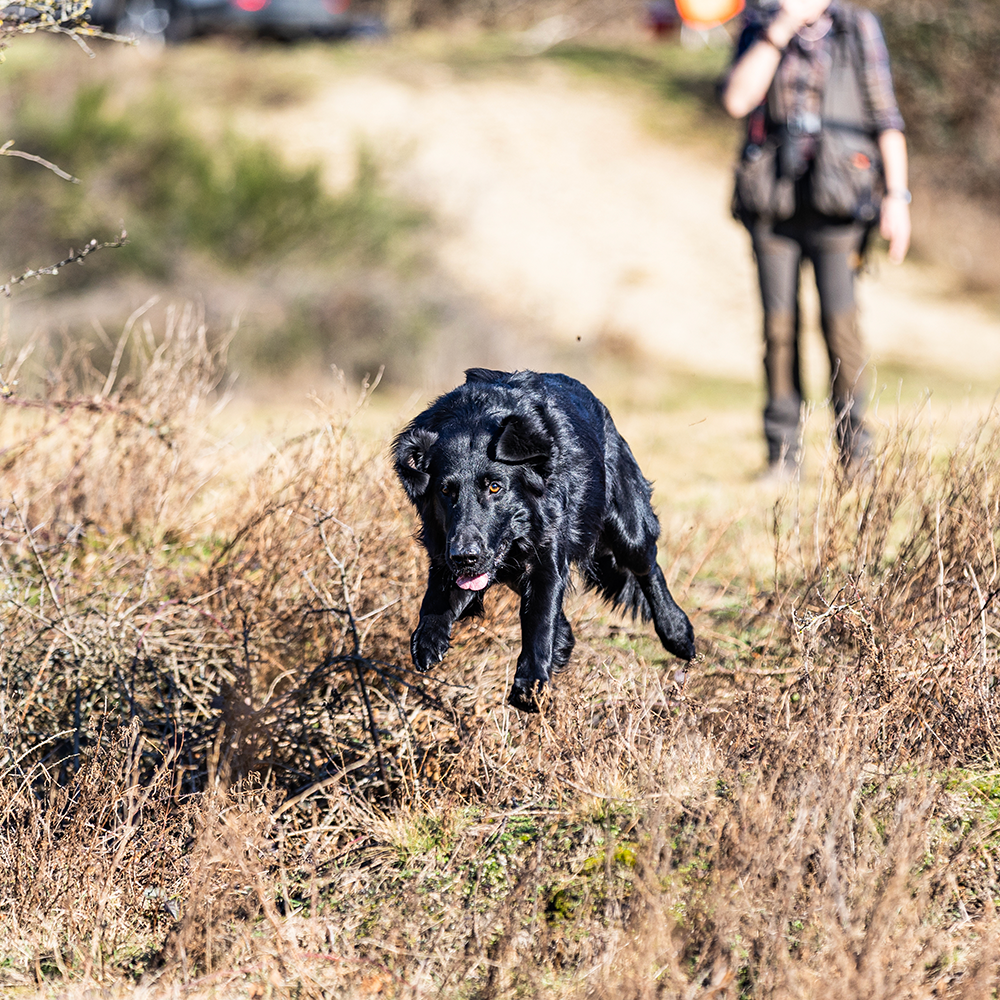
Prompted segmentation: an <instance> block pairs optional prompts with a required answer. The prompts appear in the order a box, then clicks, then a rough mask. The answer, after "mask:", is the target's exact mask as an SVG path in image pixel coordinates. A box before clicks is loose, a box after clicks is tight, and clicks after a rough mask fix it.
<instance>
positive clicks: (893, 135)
mask: <svg viewBox="0 0 1000 1000" xmlns="http://www.w3.org/2000/svg"><path fill="white" fill-rule="evenodd" d="M878 146H879V151H880V152H881V153H882V167H883V170H884V171H885V190H886V194H885V198H884V199H883V200H882V218H881V226H880V231H881V233H882V236H883V238H884V239H887V240H888V241H889V260H891V261H892V262H893V263H894V264H902V263H903V260H904V258H905V257H906V252H907V250H909V248H910V232H911V228H912V227H911V223H910V191H909V158H908V156H907V151H906V136H905V135H903V133H902V132H900V131H899V130H897V129H887V130H886V131H884V132H880V133H879V137H878Z"/></svg>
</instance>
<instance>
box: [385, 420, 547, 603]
mask: <svg viewBox="0 0 1000 1000" xmlns="http://www.w3.org/2000/svg"><path fill="white" fill-rule="evenodd" d="M419 419H420V418H418V421H415V422H414V423H413V424H411V425H410V427H408V428H407V429H406V430H405V431H403V433H402V434H400V435H399V437H398V438H396V442H395V445H394V449H393V450H394V458H395V465H396V473H397V474H398V476H399V478H400V481H401V482H402V484H403V487H404V489H405V490H406V492H407V495H408V496H409V497H410V499H411V500H412V501H413V503H414V504H415V505H416V507H417V510H418V511H419V512H420V516H421V519H422V520H423V525H424V533H423V540H424V544H425V545H426V546H427V549H428V552H429V553H430V555H431V558H432V559H441V560H443V561H444V563H445V564H446V565H447V567H448V569H449V570H450V571H451V572H452V573H454V575H455V581H456V584H457V585H458V586H459V587H461V588H463V589H465V590H482V589H483V588H485V587H486V586H487V585H488V584H489V583H491V582H492V580H493V578H494V576H495V574H496V571H497V568H498V567H499V565H500V564H501V563H502V562H503V560H504V557H505V556H506V555H507V554H508V553H509V552H510V550H511V548H512V546H513V545H514V544H515V543H516V542H517V541H518V540H520V539H524V538H526V537H527V536H528V532H529V529H530V525H531V523H532V515H533V511H534V510H535V509H536V508H537V504H538V500H539V498H540V497H541V496H542V495H543V494H544V492H545V482H546V478H547V477H548V475H549V472H550V471H551V466H552V462H553V458H554V454H555V443H554V441H553V438H552V435H551V433H550V432H549V430H548V429H547V427H546V426H545V423H544V421H543V420H542V419H541V417H540V416H538V415H537V414H535V413H527V414H525V413H510V414H507V415H505V416H503V417H502V418H500V419H499V421H498V420H497V419H496V418H495V417H494V418H487V419H482V420H469V419H468V417H467V416H466V418H465V419H461V420H459V419H452V420H447V421H445V422H443V423H442V424H440V425H439V426H437V427H430V426H423V425H421V424H420V423H419Z"/></svg>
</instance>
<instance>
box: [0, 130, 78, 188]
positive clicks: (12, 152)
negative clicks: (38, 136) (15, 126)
mask: <svg viewBox="0 0 1000 1000" xmlns="http://www.w3.org/2000/svg"><path fill="white" fill-rule="evenodd" d="M13 145H14V140H13V139H8V140H7V141H6V142H5V143H4V144H3V145H2V146H0V155H2V156H19V157H21V159H22V160H31V162H32V163H38V164H41V166H43V167H45V168H46V169H48V170H51V171H52V173H54V174H57V175H58V176H59V177H61V178H62V179H63V180H64V181H69V182H70V183H71V184H79V183H80V178H79V177H74V176H73V175H72V174H68V173H66V171H65V170H62V169H60V168H59V167H57V166H56V165H55V164H54V163H50V162H49V161H48V160H44V159H42V157H40V156H36V155H35V154H34V153H25V152H24V150H21V149H11V148H10V147H11V146H13Z"/></svg>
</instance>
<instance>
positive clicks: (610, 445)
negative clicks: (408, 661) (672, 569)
mask: <svg viewBox="0 0 1000 1000" xmlns="http://www.w3.org/2000/svg"><path fill="white" fill-rule="evenodd" d="M393 457H394V459H395V466H396V473H397V474H398V476H399V478H400V481H401V482H402V484H403V488H404V489H405V490H406V493H407V495H408V496H409V498H410V500H411V501H412V502H413V504H414V506H415V507H416V508H417V511H418V512H419V514H420V519H421V522H422V530H421V535H420V540H421V542H422V543H423V545H424V547H425V548H426V549H427V554H428V556H429V557H430V571H429V574H428V580H427V592H426V594H425V595H424V599H423V602H422V603H421V606H420V621H419V624H418V625H417V628H416V631H414V633H413V637H412V639H411V641H410V650H411V653H412V655H413V663H414V665H415V666H416V668H417V669H418V670H421V671H423V670H427V669H428V667H430V666H432V665H433V664H435V663H438V662H440V661H441V660H442V659H443V658H444V655H445V653H446V652H447V651H448V647H449V645H450V644H451V628H452V625H453V624H454V623H455V622H456V621H457V620H458V619H459V618H465V617H468V616H470V615H477V614H481V613H482V610H483V593H484V592H485V590H486V589H487V588H488V587H490V586H491V585H492V584H494V583H502V584H506V585H507V586H508V587H510V588H511V589H512V590H514V591H515V592H516V593H517V594H519V595H520V597H521V653H520V656H519V657H518V660H517V670H516V672H515V675H514V684H513V687H512V689H511V692H510V696H509V698H508V699H507V700H508V703H509V704H510V705H512V706H513V707H514V708H517V709H520V710H521V711H523V712H537V711H538V695H539V692H540V691H541V689H542V687H543V686H544V685H545V684H546V683H548V681H549V679H550V678H551V676H552V674H553V672H554V671H556V670H559V669H560V668H561V667H564V666H565V665H566V663H567V662H568V661H569V657H570V653H571V652H572V650H573V643H574V639H573V632H572V629H571V628H570V625H569V622H568V621H567V620H566V616H565V614H564V613H563V596H564V594H565V592H566V587H567V585H568V583H569V574H570V566H571V565H573V564H575V565H576V566H578V567H579V570H580V572H581V574H582V576H583V580H584V582H585V584H586V585H587V586H588V587H590V588H592V589H594V590H596V591H598V592H599V593H601V594H602V595H603V596H604V597H605V598H606V599H607V600H608V601H610V602H611V603H612V604H613V605H615V606H616V607H619V608H623V609H625V610H626V611H629V612H631V613H632V615H633V616H636V615H639V616H641V617H642V618H643V619H644V620H647V621H648V620H649V619H650V618H652V620H653V626H654V627H655V629H656V634H657V636H658V637H659V639H660V642H661V643H663V646H664V648H665V649H666V650H668V652H670V653H673V654H674V655H675V656H678V657H680V658H681V659H683V660H690V659H692V658H693V657H694V655H695V648H694V630H693V629H692V628H691V622H690V621H689V620H688V617H687V615H686V614H685V613H684V612H683V611H682V610H681V609H680V608H679V607H678V606H677V604H676V602H675V601H674V599H673V597H671V595H670V591H669V590H668V589H667V584H666V581H665V580H664V578H663V572H662V571H661V570H660V567H659V566H658V565H657V562H656V541H657V538H658V537H659V534H660V522H659V521H658V519H657V517H656V514H655V513H654V512H653V508H652V505H651V502H650V498H651V492H652V491H651V487H650V484H649V483H648V482H647V480H646V479H645V478H644V477H643V475H642V472H641V471H640V469H639V466H638V464H637V463H636V460H635V458H634V457H633V456H632V451H631V449H630V448H629V446H628V444H627V443H626V441H625V439H624V438H623V437H622V436H621V435H620V434H619V433H618V430H617V429H616V428H615V425H614V423H613V421H612V420H611V415H610V414H609V413H608V410H607V408H606V407H605V406H604V404H603V403H601V402H600V400H598V399H597V398H596V397H595V396H594V394H593V393H592V392H591V391H590V390H589V389H588V388H587V387H586V386H585V385H583V384H582V383H581V382H578V381H576V380H575V379H572V378H569V377H568V376H566V375H551V374H538V373H536V372H530V371H523V372H500V371H489V370H487V369H482V368H472V369H469V371H467V372H466V373H465V384H464V385H461V386H459V387H458V388H457V389H453V390H452V391H451V392H449V393H447V394H445V395H444V396H441V397H440V398H439V399H438V400H437V401H436V402H434V403H433V404H432V405H431V406H430V407H428V408H427V409H426V410H424V412H423V413H421V414H420V415H419V416H417V417H416V418H415V419H414V420H413V421H412V422H411V423H410V424H409V425H408V426H407V427H406V428H405V429H404V430H403V431H402V432H401V433H400V434H399V436H398V437H397V438H396V440H395V442H394V444H393Z"/></svg>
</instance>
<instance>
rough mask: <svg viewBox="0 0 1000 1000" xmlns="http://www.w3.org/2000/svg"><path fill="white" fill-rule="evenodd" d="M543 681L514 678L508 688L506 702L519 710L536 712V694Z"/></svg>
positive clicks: (539, 690) (537, 694) (540, 688)
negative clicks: (511, 685)
mask: <svg viewBox="0 0 1000 1000" xmlns="http://www.w3.org/2000/svg"><path fill="white" fill-rule="evenodd" d="M544 683H545V682H544V681H537V680H528V679H526V678H522V677H518V678H516V679H515V681H514V685H513V687H511V689H510V694H509V695H508V696H507V704H508V705H510V706H511V708H516V709H517V710H518V711H519V712H537V711H538V696H539V694H540V693H541V690H542V685H543V684H544Z"/></svg>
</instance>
